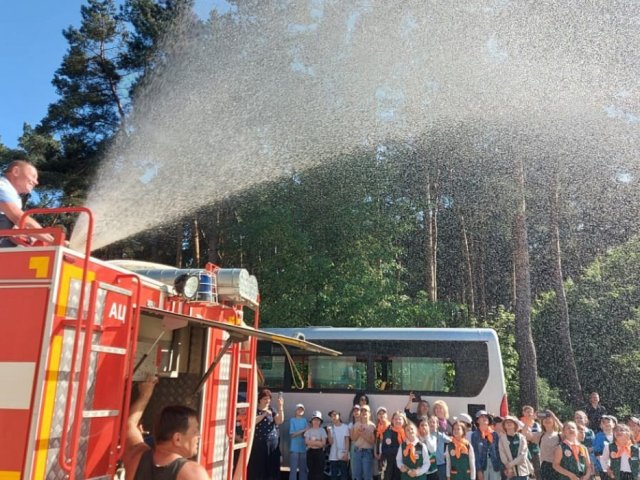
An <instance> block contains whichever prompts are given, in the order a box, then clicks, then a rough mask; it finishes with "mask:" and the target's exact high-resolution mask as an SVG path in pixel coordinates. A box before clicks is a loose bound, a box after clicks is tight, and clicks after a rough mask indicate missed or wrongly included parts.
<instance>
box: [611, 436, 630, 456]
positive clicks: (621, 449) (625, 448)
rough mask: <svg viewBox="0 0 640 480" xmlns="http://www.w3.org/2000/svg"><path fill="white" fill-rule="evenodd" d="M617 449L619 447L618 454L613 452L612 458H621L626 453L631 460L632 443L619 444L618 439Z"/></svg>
mask: <svg viewBox="0 0 640 480" xmlns="http://www.w3.org/2000/svg"><path fill="white" fill-rule="evenodd" d="M615 443H616V447H618V451H617V452H611V458H621V457H622V454H623V453H626V454H627V456H628V457H629V458H631V442H630V441H629V442H627V443H625V444H622V443H619V442H618V440H617V439H616V442H615Z"/></svg>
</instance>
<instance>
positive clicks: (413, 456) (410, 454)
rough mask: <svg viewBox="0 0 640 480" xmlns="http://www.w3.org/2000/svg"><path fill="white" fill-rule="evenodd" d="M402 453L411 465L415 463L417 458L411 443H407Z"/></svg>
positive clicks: (414, 447)
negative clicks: (409, 460)
mask: <svg viewBox="0 0 640 480" xmlns="http://www.w3.org/2000/svg"><path fill="white" fill-rule="evenodd" d="M403 453H404V456H405V457H407V456H408V457H409V458H410V459H411V461H412V462H413V463H416V460H417V459H418V456H417V455H416V446H415V445H414V444H413V443H412V442H407V447H406V448H405V449H404V452H403Z"/></svg>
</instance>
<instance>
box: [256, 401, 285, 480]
mask: <svg viewBox="0 0 640 480" xmlns="http://www.w3.org/2000/svg"><path fill="white" fill-rule="evenodd" d="M270 404H271V391H270V390H267V389H266V388H265V389H263V390H261V391H260V393H259V394H258V412H257V415H256V426H255V432H254V436H253V446H252V447H251V456H250V457H249V464H248V466H247V476H248V478H249V479H250V480H278V479H279V478H280V435H279V432H278V426H279V425H281V424H282V422H283V421H284V400H283V399H282V397H279V398H278V410H277V411H275V410H274V409H273V408H271V405H270Z"/></svg>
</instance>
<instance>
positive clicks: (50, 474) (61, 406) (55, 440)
mask: <svg viewBox="0 0 640 480" xmlns="http://www.w3.org/2000/svg"><path fill="white" fill-rule="evenodd" d="M74 338H75V330H74V329H73V328H66V329H64V332H63V341H62V352H61V360H60V370H59V372H58V382H57V384H56V391H55V401H54V411H53V419H52V423H51V432H50V437H49V445H48V453H47V461H46V465H47V466H46V472H47V473H46V480H58V479H67V478H68V477H67V474H66V473H65V472H64V470H62V468H61V467H60V465H59V464H58V457H59V455H60V440H61V437H62V427H63V423H64V414H65V408H66V406H67V397H68V391H67V389H68V386H69V378H70V375H71V373H70V372H71V358H72V355H73V343H74ZM99 341H100V333H96V334H94V335H93V342H94V343H96V342H99ZM83 344H84V333H82V334H81V335H80V343H79V347H78V360H77V361H76V364H78V363H79V356H80V353H81V350H82V347H83ZM97 359H98V354H97V353H96V352H93V353H91V354H90V359H89V370H88V376H87V396H86V399H85V409H90V408H91V405H93V391H94V381H95V374H96V366H97ZM78 375H79V374H78V373H76V377H75V378H74V380H73V381H74V387H73V395H72V396H71V399H70V401H71V415H70V419H69V426H71V425H72V424H73V421H74V418H73V409H74V408H75V398H76V395H77V388H78ZM89 429H90V420H89V419H83V420H82V425H81V428H80V442H79V444H78V460H77V472H78V474H77V475H76V478H84V476H83V475H82V474H81V472H84V468H85V465H86V461H87V453H88V452H87V447H88V441H87V439H88V436H89ZM70 434H71V429H70V428H69V429H68V431H67V435H68V437H70ZM65 457H66V458H68V457H69V448H68V447H67V450H66V452H65Z"/></svg>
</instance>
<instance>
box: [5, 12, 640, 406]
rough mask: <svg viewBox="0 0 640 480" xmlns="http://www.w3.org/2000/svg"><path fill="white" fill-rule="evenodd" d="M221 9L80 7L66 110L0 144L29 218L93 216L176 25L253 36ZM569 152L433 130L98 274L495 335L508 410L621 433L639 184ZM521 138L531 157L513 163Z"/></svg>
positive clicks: (285, 315)
mask: <svg viewBox="0 0 640 480" xmlns="http://www.w3.org/2000/svg"><path fill="white" fill-rule="evenodd" d="M228 3H229V4H231V5H233V6H234V8H233V9H232V11H231V12H230V13H228V14H225V15H218V14H216V13H215V12H214V13H212V15H211V17H210V18H209V19H207V20H204V21H203V20H201V19H199V18H198V17H197V16H196V15H194V14H193V13H192V12H191V9H192V7H193V4H192V2H191V1H189V0H173V1H171V0H156V1H153V0H126V1H124V2H123V3H122V2H118V3H116V2H114V1H113V0H88V2H87V5H86V6H84V7H82V23H81V25H79V26H77V27H71V28H69V29H67V30H65V31H64V35H65V37H66V39H67V40H68V42H69V49H68V52H67V54H66V55H65V57H64V58H63V59H62V60H61V65H60V68H59V70H58V71H57V72H56V74H55V76H54V78H53V84H54V86H55V87H56V89H57V92H58V94H59V99H58V100H57V101H56V102H55V103H53V104H51V105H50V106H49V109H48V113H47V115H46V116H45V117H44V118H43V119H42V121H41V122H40V123H39V124H38V125H36V126H31V125H27V124H25V125H24V131H23V135H22V137H21V138H20V143H19V149H18V150H15V149H10V148H8V147H6V146H4V145H2V143H0V164H1V165H6V164H7V163H8V162H9V161H11V160H12V159H14V158H18V157H20V156H23V155H24V154H26V155H27V156H28V157H29V158H30V159H31V160H32V161H33V162H34V163H35V164H36V165H37V167H38V169H39V170H40V173H41V186H40V188H39V195H38V197H37V199H36V201H32V202H31V204H32V205H33V204H34V203H37V204H38V205H40V206H58V205H80V204H83V203H84V201H85V199H86V197H87V194H88V190H89V188H90V186H91V184H92V181H93V178H94V176H95V175H96V171H97V168H98V166H99V164H100V162H101V160H102V158H103V157H104V155H105V152H106V151H107V150H108V149H109V147H110V145H111V144H112V142H113V141H114V139H115V138H116V135H117V134H118V132H119V131H121V130H122V129H123V128H126V125H127V120H128V118H129V117H130V116H131V115H132V112H134V111H135V106H136V103H135V102H136V93H137V91H138V90H139V89H141V88H144V86H145V82H146V81H147V80H148V79H149V78H151V76H153V75H157V74H158V72H159V71H162V69H164V68H166V67H167V65H168V64H170V62H171V59H172V58H175V57H176V56H179V55H180V49H181V48H182V46H181V45H167V44H166V43H163V42H162V38H163V36H164V35H165V33H166V32H167V31H169V30H170V29H172V28H174V26H175V21H176V19H177V18H180V19H181V20H180V21H181V22H185V21H186V22H187V23H186V24H187V25H188V28H186V29H185V30H187V31H188V32H189V37H191V38H192V39H193V38H197V37H198V36H199V35H207V34H208V33H207V32H210V31H212V30H215V29H218V28H226V29H228V28H238V29H240V28H249V27H248V25H249V24H251V18H252V15H253V13H254V12H253V10H254V9H256V8H257V7H256V4H255V2H251V1H243V0H237V1H229V2H228ZM185 19H186V20H185ZM182 25H184V23H182ZM629 132H630V133H629ZM625 134H628V135H634V136H637V124H635V125H631V126H630V127H629V130H628V131H627V132H626V133H625ZM563 135H564V132H563V125H562V124H560V123H557V122H556V121H554V120H552V119H549V121H548V122H547V124H546V125H545V127H544V128H537V129H530V128H525V126H523V125H518V124H517V123H516V124H513V123H510V122H505V123H503V124H499V123H493V124H476V123H474V122H469V121H463V120H460V121H451V122H448V123H443V124H439V125H437V126H434V127H433V129H432V130H431V131H429V132H425V134H424V135H423V136H421V137H420V138H413V139H412V140H411V142H397V141H395V142H388V143H386V144H384V145H376V146H375V147H371V148H367V147H364V146H363V148H361V149H360V150H359V151H357V152H354V153H351V154H349V155H344V154H336V155H335V156H333V157H331V158H327V159H325V161H323V162H322V163H321V164H319V165H316V166H314V167H313V168H308V169H305V170H302V171H294V172H291V174H290V175H288V176H283V177H281V178H279V179H278V180H276V181H269V182H264V183H261V184H259V185H258V186H256V187H252V188H249V189H246V190H244V191H242V192H241V193H238V194H234V195H229V196H227V197H225V198H224V199H223V200H218V201H216V202H215V203H213V204H211V205H208V206H207V207H205V208H201V209H198V210H196V211H193V212H188V214H186V215H185V216H184V217H183V218H182V219H181V220H180V221H177V222H171V223H170V224H166V225H163V226H162V228H156V229H151V230H149V231H146V232H144V233H142V234H139V235H136V236H134V237H130V238H127V239H126V240H123V241H120V242H118V243H114V244H111V245H108V246H106V247H104V248H102V249H101V250H99V251H97V252H96V256H98V257H101V258H109V259H113V258H121V257H128V258H135V259H140V260H150V261H156V262H160V263H166V264H170V265H176V266H181V267H197V266H202V265H204V263H206V262H213V263H215V264H218V265H220V266H223V267H242V268H246V269H248V270H249V271H250V272H251V273H252V274H255V275H256V276H257V278H258V279H259V284H260V287H261V297H262V307H261V322H262V326H271V327H273V326H279V327H289V326H307V325H331V326H350V327H363V326H369V327H373V326H389V327H391V326H395V327H490V328H494V329H495V330H496V331H497V332H498V335H499V338H500V343H501V348H502V355H503V362H504V366H505V375H506V380H507V385H508V390H509V396H510V403H511V406H512V408H513V409H517V408H518V406H519V405H521V404H524V403H527V404H533V405H536V406H541V407H542V406H544V407H550V408H552V409H555V410H557V411H559V412H560V413H561V414H563V415H570V412H571V409H572V408H573V407H578V406H582V405H584V403H585V395H588V393H589V392H591V391H594V390H595V391H598V392H600V395H601V398H602V401H603V403H604V404H605V405H607V407H609V408H610V410H612V411H614V412H615V413H617V414H619V415H626V414H631V413H634V412H640V397H638V395H637V392H639V391H640V350H639V349H638V348H637V345H638V340H639V339H640V335H639V333H640V310H639V308H638V306H640V289H639V287H638V286H639V285H640V239H639V238H638V236H637V232H638V228H639V226H640V215H638V210H639V206H640V198H638V197H639V196H640V191H639V189H638V182H639V181H640V166H639V165H638V162H637V159H636V158H635V155H634V154H633V153H634V152H632V153H629V152H628V151H622V152H621V151H620V150H619V149H618V148H617V146H618V145H620V144H622V143H624V137H623V138H622V140H621V137H616V135H619V132H617V133H615V134H609V133H608V132H601V131H600V132H596V131H594V132H585V137H584V138H585V145H583V147H584V148H581V149H580V152H579V154H577V153H576V152H575V151H573V150H572V149H571V145H572V142H571V141H568V140H567V141H564V140H565V139H564V137H563ZM514 136H518V137H527V136H530V137H531V138H532V139H533V138H535V139H536V142H537V143H536V144H537V145H538V148H536V149H529V150H522V149H516V148H514V145H513V143H512V142H511V139H512V138H513V137H514ZM603 138H606V140H603ZM591 147H593V148H591ZM184 161H185V162H188V161H189V159H188V158H185V159H184ZM211 188H212V189H215V188H216V185H215V182H214V183H213V184H212V185H211ZM43 221H45V222H46V221H48V220H47V219H43ZM57 221H58V222H62V223H67V224H68V226H69V227H70V226H71V221H72V220H71V219H66V218H62V219H57Z"/></svg>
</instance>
